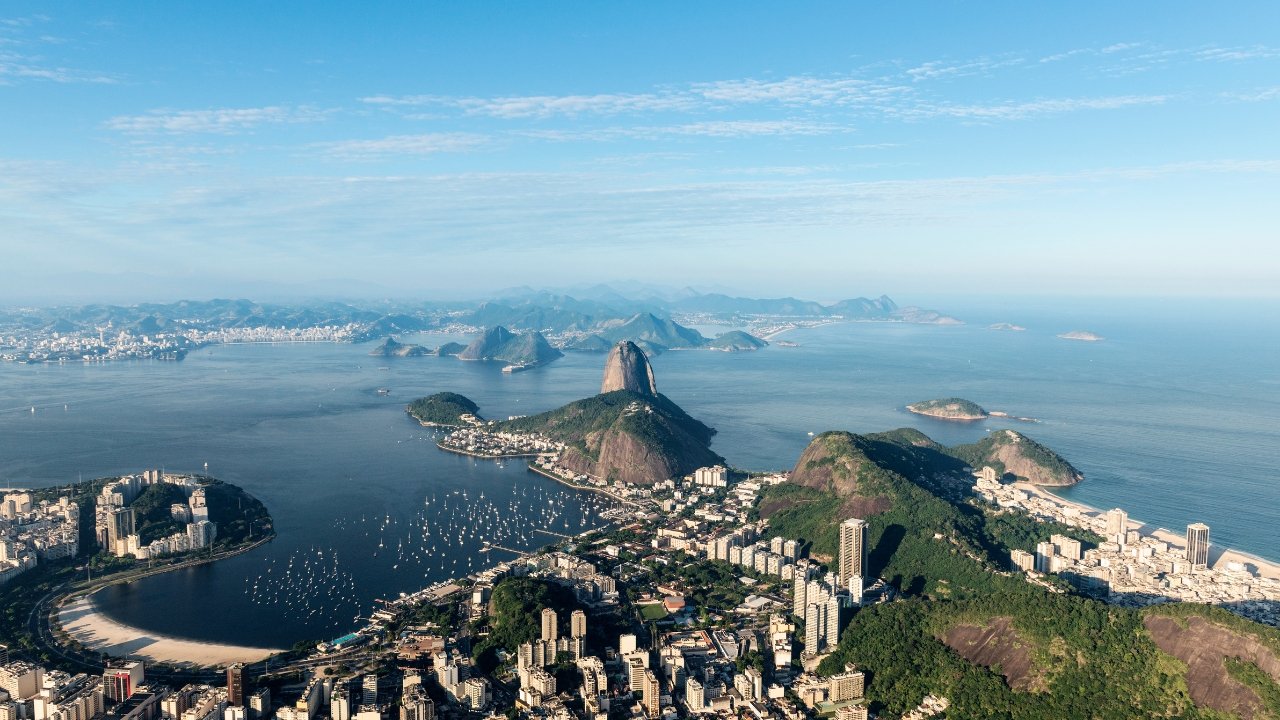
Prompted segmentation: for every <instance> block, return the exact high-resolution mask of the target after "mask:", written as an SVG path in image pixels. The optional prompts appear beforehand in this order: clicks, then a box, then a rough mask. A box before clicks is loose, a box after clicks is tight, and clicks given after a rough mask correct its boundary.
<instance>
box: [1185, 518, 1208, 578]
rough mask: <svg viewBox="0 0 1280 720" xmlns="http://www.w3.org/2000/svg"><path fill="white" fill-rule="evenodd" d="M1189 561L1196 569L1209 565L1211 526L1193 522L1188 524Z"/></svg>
mask: <svg viewBox="0 0 1280 720" xmlns="http://www.w3.org/2000/svg"><path fill="white" fill-rule="evenodd" d="M1187 562H1189V563H1191V567H1192V568H1194V569H1196V570H1203V569H1205V568H1206V567H1208V566H1209V526H1208V525H1205V524H1204V523H1192V524H1190V525H1188V526H1187Z"/></svg>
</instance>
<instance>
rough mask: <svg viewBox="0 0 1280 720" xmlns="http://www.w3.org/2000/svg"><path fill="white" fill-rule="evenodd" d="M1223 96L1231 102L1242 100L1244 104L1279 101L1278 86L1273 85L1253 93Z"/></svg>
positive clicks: (1279, 86) (1235, 93) (1279, 90)
mask: <svg viewBox="0 0 1280 720" xmlns="http://www.w3.org/2000/svg"><path fill="white" fill-rule="evenodd" d="M1224 96H1225V97H1228V98H1231V99H1232V100H1243V101H1244V102H1266V101H1268V100H1276V99H1280V85H1273V86H1271V87H1269V88H1262V89H1260V90H1255V91H1253V92H1233V93H1225V94H1224Z"/></svg>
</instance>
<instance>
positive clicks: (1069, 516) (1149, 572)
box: [974, 468, 1280, 625]
mask: <svg viewBox="0 0 1280 720" xmlns="http://www.w3.org/2000/svg"><path fill="white" fill-rule="evenodd" d="M987 470H989V468H983V470H982V471H980V472H979V473H976V474H977V476H978V480H977V483H976V484H975V486H974V487H975V490H976V491H977V493H978V494H979V495H981V496H982V497H984V498H986V499H987V500H988V501H990V502H992V503H994V504H996V505H997V506H999V507H1002V508H1007V509H1011V510H1024V511H1026V512H1028V513H1030V514H1031V515H1032V516H1033V517H1035V518H1038V519H1041V520H1052V521H1057V522H1060V523H1063V524H1065V525H1070V526H1073V527H1078V528H1081V529H1083V530H1088V531H1090V532H1093V533H1095V534H1097V535H1099V536H1101V537H1102V538H1103V539H1104V541H1103V542H1102V543H1101V544H1099V545H1098V547H1096V548H1092V549H1089V550H1082V546H1081V543H1080V542H1078V541H1076V540H1074V539H1072V538H1069V537H1066V536H1063V535H1054V536H1053V537H1051V538H1049V539H1048V540H1046V541H1044V542H1041V543H1039V544H1038V545H1037V547H1036V552H1035V553H1034V554H1032V553H1028V552H1025V551H1021V550H1014V551H1013V552H1011V553H1010V555H1011V559H1012V563H1013V566H1014V568H1015V569H1017V570H1021V571H1023V572H1029V573H1035V574H1057V575H1060V576H1062V577H1063V578H1065V579H1066V580H1067V581H1068V582H1070V583H1071V584H1072V585H1073V586H1075V587H1076V588H1078V589H1080V590H1081V591H1083V592H1088V593H1092V594H1094V595H1097V596H1099V597H1103V598H1104V599H1106V600H1107V601H1108V602H1112V603H1114V604H1117V605H1127V606H1142V605H1152V604H1157V603H1162V602H1169V601H1183V602H1197V603H1210V604H1215V605H1222V606H1223V607H1225V608H1226V609H1229V610H1231V611H1233V612H1236V613H1238V614H1240V615H1242V616H1244V617H1247V618H1249V619H1251V620H1255V621H1258V622H1262V623H1267V624H1269V625H1280V612H1278V611H1277V607H1278V606H1280V581H1278V580H1276V579H1274V578H1269V577H1264V576H1262V575H1259V574H1258V573H1257V572H1255V571H1254V570H1253V569H1251V568H1250V567H1249V566H1248V565H1247V564H1246V563H1244V562H1240V561H1226V562H1223V561H1219V562H1218V563H1210V562H1209V557H1210V548H1211V546H1210V544H1209V528H1208V526H1206V525H1203V524H1201V523H1193V524H1192V525H1189V526H1188V527H1187V533H1186V536H1185V540H1184V541H1183V542H1181V543H1179V542H1178V541H1177V540H1180V539H1181V538H1177V536H1173V535H1172V534H1169V533H1167V532H1163V531H1157V532H1156V533H1153V534H1144V533H1142V532H1141V530H1140V528H1141V525H1140V524H1139V523H1136V522H1134V521H1131V520H1130V519H1129V516H1128V513H1126V512H1125V511H1124V510H1122V509H1120V508H1116V509H1114V510H1110V511H1107V512H1105V513H1101V512H1092V511H1088V510H1085V509H1082V508H1080V507H1079V506H1075V505H1072V504H1069V503H1067V502H1065V501H1060V500H1057V499H1056V498H1053V497H1052V496H1046V495H1044V494H1041V493H1033V492H1031V491H1030V490H1029V489H1027V488H1024V487H1020V486H1019V485H1016V484H1015V485H1001V484H1000V483H999V482H998V481H995V480H994V478H993V477H991V475H994V472H992V473H986V471H987Z"/></svg>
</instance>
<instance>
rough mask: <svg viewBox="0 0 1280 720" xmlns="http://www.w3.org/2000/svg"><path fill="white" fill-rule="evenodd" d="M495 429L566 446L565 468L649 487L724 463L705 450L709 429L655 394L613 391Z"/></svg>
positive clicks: (708, 440) (710, 432) (710, 430)
mask: <svg viewBox="0 0 1280 720" xmlns="http://www.w3.org/2000/svg"><path fill="white" fill-rule="evenodd" d="M495 429H497V430H515V431H522V432H537V433H541V434H543V435H546V436H548V437H550V438H552V439H554V440H557V441H560V442H563V443H565V444H566V445H568V448H567V449H566V451H565V452H564V454H563V455H562V456H561V458H560V462H561V464H562V465H564V466H565V467H568V468H571V469H573V470H575V471H577V472H581V473H587V474H590V475H595V476H596V477H602V478H607V479H617V480H622V481H624V482H628V483H639V484H650V483H653V482H658V481H661V480H666V479H667V478H670V477H673V476H677V475H684V474H687V473H690V472H692V471H693V470H695V469H697V468H699V467H704V466H707V465H714V464H716V463H723V462H724V458H722V457H720V456H719V455H717V454H715V453H714V452H712V451H711V448H710V444H711V437H712V436H713V435H714V434H715V430H713V429H711V428H709V427H707V426H706V425H704V424H702V423H701V422H699V421H697V420H695V419H693V418H692V417H690V416H689V415H688V414H687V413H685V411H684V410H681V409H680V407H679V406H678V405H676V404H675V403H673V402H671V401H670V400H668V399H667V397H666V396H664V395H661V394H659V395H657V396H647V395H641V394H639V393H635V392H631V391H628V390H617V391H614V392H609V393H603V394H601V395H596V396H594V397H589V398H586V399H584V400H578V401H576V402H571V403H569V404H568V405H565V406H564V407H561V408H558V409H556V410H551V411H549V412H545V413H542V414H540V415H532V416H529V417H524V418H518V419H516V420H509V421H506V422H502V423H498V424H497V426H496V427H495Z"/></svg>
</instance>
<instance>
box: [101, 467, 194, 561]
mask: <svg viewBox="0 0 1280 720" xmlns="http://www.w3.org/2000/svg"><path fill="white" fill-rule="evenodd" d="M159 484H168V485H173V486H176V487H178V488H179V489H181V490H182V492H183V493H184V494H185V495H186V496H187V502H186V503H185V504H182V503H176V504H174V505H172V506H171V507H170V508H169V513H170V516H171V517H172V518H173V519H174V520H177V521H178V522H180V523H182V524H183V529H182V530H181V531H179V532H175V533H172V534H170V535H168V536H166V537H163V538H159V539H157V540H154V541H152V542H150V543H146V544H143V542H142V538H141V536H140V535H139V534H138V532H137V525H138V518H137V514H136V513H135V511H134V508H132V507H130V505H131V504H132V503H133V501H134V500H136V499H137V498H138V496H139V495H140V494H142V492H143V491H144V490H145V489H146V488H147V487H149V486H152V485H159ZM95 529H96V534H97V538H98V544H99V545H100V546H101V547H102V548H103V549H104V550H105V551H107V552H109V553H111V554H113V555H115V556H116V557H126V556H133V557H135V558H137V559H139V560H147V559H149V558H155V557H162V556H164V555H174V554H177V553H183V552H189V551H191V550H199V549H202V548H206V547H208V546H210V545H212V544H213V541H214V539H215V538H216V537H217V525H216V524H214V522H213V521H211V520H210V519H209V506H208V502H207V499H206V497H205V489H204V488H203V487H201V486H200V484H199V483H198V482H197V480H196V478H194V477H193V476H190V475H173V474H166V473H162V472H161V471H159V470H147V471H145V472H143V473H141V474H136V475H126V476H124V477H122V478H120V479H118V480H115V481H113V482H110V483H108V484H107V485H105V486H103V488H102V493H101V495H100V496H99V498H98V505H97V510H96V517H95Z"/></svg>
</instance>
